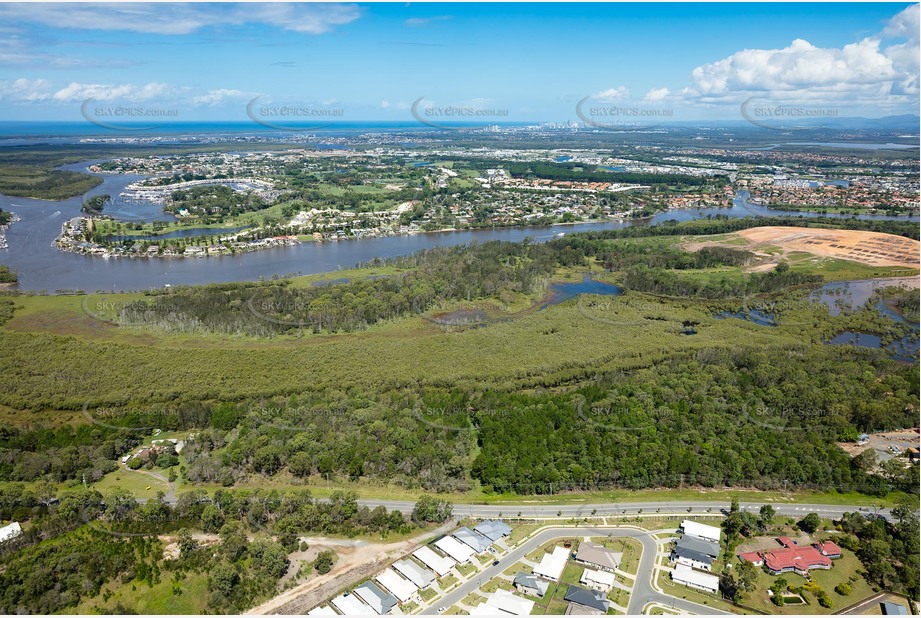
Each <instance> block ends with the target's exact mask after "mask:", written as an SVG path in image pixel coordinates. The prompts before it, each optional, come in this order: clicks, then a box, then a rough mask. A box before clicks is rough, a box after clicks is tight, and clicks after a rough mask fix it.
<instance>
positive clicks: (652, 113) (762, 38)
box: [0, 3, 921, 126]
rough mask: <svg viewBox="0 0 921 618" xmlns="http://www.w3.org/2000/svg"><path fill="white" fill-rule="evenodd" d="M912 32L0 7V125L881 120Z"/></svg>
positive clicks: (844, 17) (670, 15)
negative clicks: (85, 121)
mask: <svg viewBox="0 0 921 618" xmlns="http://www.w3.org/2000/svg"><path fill="white" fill-rule="evenodd" d="M918 33H919V5H918V4H906V3H886V4H880V3H859V4H858V3H840V4H825V3H822V4H787V3H780V4H668V5H659V4H566V5H562V4H452V3H444V4H440V3H427V4H297V5H293V4H289V5H284V4H229V3H225V4H173V3H169V4H167V3H163V4H155V3H151V4H147V3H144V4H112V5H104V4H29V5H25V4H0V121H36V120H49V121H81V120H82V119H84V118H85V117H86V116H88V115H90V116H92V117H93V118H94V119H95V120H96V121H98V122H101V123H103V125H104V124H105V123H106V122H111V123H113V124H118V123H124V122H145V121H147V120H150V121H151V122H164V121H180V122H182V121H203V120H204V121H207V120H212V121H218V120H220V121H247V120H255V121H256V122H259V123H262V124H266V125H267V126H272V125H274V124H278V125H282V124H284V123H287V122H291V121H295V122H302V123H306V124H310V123H311V122H326V121H333V122H350V121H351V122H355V121H396V122H403V121H405V122H411V121H414V120H418V121H419V122H420V125H421V124H431V125H432V126H439V125H441V124H448V123H452V122H456V121H472V122H480V123H482V124H491V123H503V122H585V123H588V124H595V123H599V124H600V125H604V124H606V123H608V122H611V123H626V124H630V123H639V124H643V123H645V122H647V121H649V122H663V121H682V120H725V121H730V122H732V121H740V120H744V119H745V115H746V114H745V113H743V110H742V106H743V104H745V105H746V106H747V108H746V109H747V112H746V113H747V114H748V115H749V116H757V118H759V119H764V121H765V122H773V121H775V120H776V119H777V118H778V117H780V118H783V119H789V118H794V119H796V118H798V117H803V118H814V117H822V116H830V117H847V116H865V117H879V116H886V115H898V114H906V113H917V111H918V106H919V71H921V69H919V35H918ZM756 122H757V120H756Z"/></svg>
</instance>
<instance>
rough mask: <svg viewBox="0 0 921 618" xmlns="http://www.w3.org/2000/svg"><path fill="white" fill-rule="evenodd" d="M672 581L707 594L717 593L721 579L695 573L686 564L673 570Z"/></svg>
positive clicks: (679, 565) (698, 572)
mask: <svg viewBox="0 0 921 618" xmlns="http://www.w3.org/2000/svg"><path fill="white" fill-rule="evenodd" d="M672 581H674V582H675V583H677V584H683V585H685V586H687V587H688V588H696V589H698V590H705V591H707V592H716V591H718V590H719V589H720V578H719V577H717V576H716V575H708V574H707V573H701V572H700V571H695V570H694V569H692V568H691V567H689V566H688V565H686V564H678V565H675V568H674V569H673V570H672Z"/></svg>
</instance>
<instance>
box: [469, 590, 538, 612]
mask: <svg viewBox="0 0 921 618" xmlns="http://www.w3.org/2000/svg"><path fill="white" fill-rule="evenodd" d="M484 605H485V606H486V607H485V608H484V609H491V610H493V611H491V612H490V613H491V614H492V615H494V616H495V615H497V614H498V615H502V614H510V615H513V616H528V615H530V614H531V611H532V610H533V609H534V601H530V600H528V599H525V598H524V597H519V596H517V595H514V594H512V593H511V592H509V591H508V590H503V589H502V588H499V589H498V590H496V591H495V592H493V593H492V595H490V597H489V598H488V599H487V600H486V602H485V603H483V604H482V605H480V607H483V606H484Z"/></svg>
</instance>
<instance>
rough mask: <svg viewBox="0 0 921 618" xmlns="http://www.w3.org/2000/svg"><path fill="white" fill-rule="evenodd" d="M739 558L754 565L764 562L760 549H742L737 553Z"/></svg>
mask: <svg viewBox="0 0 921 618" xmlns="http://www.w3.org/2000/svg"><path fill="white" fill-rule="evenodd" d="M739 560H744V561H745V562H751V563H752V564H753V565H755V566H756V567H758V566H761V565H762V564H764V556H762V555H761V552H760V551H743V552H742V553H741V554H739Z"/></svg>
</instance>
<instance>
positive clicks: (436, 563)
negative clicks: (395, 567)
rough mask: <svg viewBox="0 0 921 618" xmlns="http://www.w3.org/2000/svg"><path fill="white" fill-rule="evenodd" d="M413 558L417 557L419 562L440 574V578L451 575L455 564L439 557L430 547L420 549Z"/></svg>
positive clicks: (448, 559)
mask: <svg viewBox="0 0 921 618" xmlns="http://www.w3.org/2000/svg"><path fill="white" fill-rule="evenodd" d="M413 556H415V557H416V558H417V559H418V560H419V562H421V563H422V564H424V565H425V566H427V567H428V568H430V569H432V570H433V571H435V572H436V573H438V575H439V576H444V575H447V574H448V573H450V572H451V569H452V568H454V564H455V562H454V561H453V560H451V559H450V558H445V557H444V556H439V555H438V554H436V553H435V552H434V551H432V548H431V547H428V546H423V547H420V548H419V549H417V550H416V551H414V552H413Z"/></svg>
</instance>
